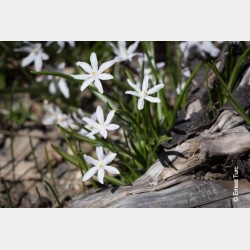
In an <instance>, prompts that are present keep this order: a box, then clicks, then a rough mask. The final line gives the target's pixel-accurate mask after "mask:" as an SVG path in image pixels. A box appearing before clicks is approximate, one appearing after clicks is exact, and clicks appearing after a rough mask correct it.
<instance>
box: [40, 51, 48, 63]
mask: <svg viewBox="0 0 250 250" xmlns="http://www.w3.org/2000/svg"><path fill="white" fill-rule="evenodd" d="M41 58H42V59H43V61H46V60H48V59H49V56H48V55H47V54H46V53H44V52H42V53H41Z"/></svg>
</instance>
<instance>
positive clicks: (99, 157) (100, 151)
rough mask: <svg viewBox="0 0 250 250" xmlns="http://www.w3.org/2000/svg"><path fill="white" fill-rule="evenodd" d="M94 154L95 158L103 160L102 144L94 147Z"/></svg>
mask: <svg viewBox="0 0 250 250" xmlns="http://www.w3.org/2000/svg"><path fill="white" fill-rule="evenodd" d="M96 155H97V158H98V160H99V161H102V160H103V148H102V146H100V145H98V146H97V147H96Z"/></svg>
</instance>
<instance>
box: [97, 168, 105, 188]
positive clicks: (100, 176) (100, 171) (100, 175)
mask: <svg viewBox="0 0 250 250" xmlns="http://www.w3.org/2000/svg"><path fill="white" fill-rule="evenodd" d="M97 178H98V181H99V182H100V183H101V184H103V178H104V169H102V168H101V169H99V170H98V175H97Z"/></svg>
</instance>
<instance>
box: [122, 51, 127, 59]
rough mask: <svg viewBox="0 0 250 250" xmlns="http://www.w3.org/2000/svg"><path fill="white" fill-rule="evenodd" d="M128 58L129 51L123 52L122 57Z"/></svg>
mask: <svg viewBox="0 0 250 250" xmlns="http://www.w3.org/2000/svg"><path fill="white" fill-rule="evenodd" d="M127 56H128V51H127V50H124V51H122V57H123V58H127Z"/></svg>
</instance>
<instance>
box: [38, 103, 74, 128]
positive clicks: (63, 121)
mask: <svg viewBox="0 0 250 250" xmlns="http://www.w3.org/2000/svg"><path fill="white" fill-rule="evenodd" d="M44 110H45V112H46V114H45V117H44V118H43V120H42V124H43V125H45V126H50V125H54V124H59V125H60V126H61V127H63V128H65V129H68V128H69V127H70V128H72V129H78V126H76V125H75V124H74V120H73V119H72V118H71V117H70V116H69V115H66V114H64V113H62V111H61V109H60V108H59V107H57V106H56V105H53V104H45V105H44Z"/></svg>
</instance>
